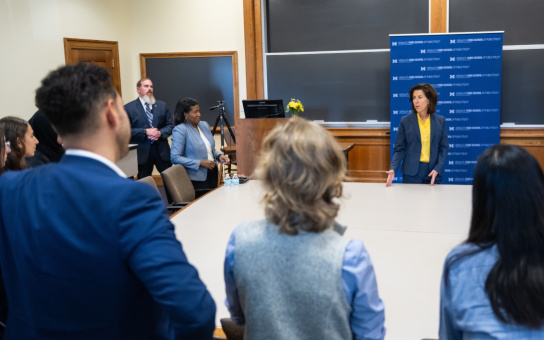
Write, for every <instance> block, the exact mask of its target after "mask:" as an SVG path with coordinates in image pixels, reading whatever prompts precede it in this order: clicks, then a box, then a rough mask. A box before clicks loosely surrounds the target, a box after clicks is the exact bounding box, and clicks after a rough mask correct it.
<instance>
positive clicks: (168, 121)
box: [125, 78, 174, 179]
mask: <svg viewBox="0 0 544 340" xmlns="http://www.w3.org/2000/svg"><path fill="white" fill-rule="evenodd" d="M136 91H137V92H138V98H136V99H135V100H133V101H131V102H130V103H128V104H127V105H125V110H126V111H127V114H128V118H129V120H130V126H131V138H130V142H131V143H133V144H138V179H140V178H144V177H146V176H151V173H152V172H153V165H155V166H156V167H157V170H158V171H159V172H163V171H164V170H166V169H168V168H169V167H171V166H172V163H171V162H170V145H169V144H168V137H170V135H171V134H172V129H173V128H174V125H173V124H172V115H171V114H170V110H168V106H166V103H165V102H163V101H160V100H156V99H155V97H154V96H153V82H152V81H151V79H149V78H142V79H140V80H138V83H136Z"/></svg>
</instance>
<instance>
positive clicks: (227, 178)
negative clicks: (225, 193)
mask: <svg viewBox="0 0 544 340" xmlns="http://www.w3.org/2000/svg"><path fill="white" fill-rule="evenodd" d="M223 183H224V185H225V186H226V187H230V186H231V184H232V180H231V179H230V176H229V174H226V175H225V177H223Z"/></svg>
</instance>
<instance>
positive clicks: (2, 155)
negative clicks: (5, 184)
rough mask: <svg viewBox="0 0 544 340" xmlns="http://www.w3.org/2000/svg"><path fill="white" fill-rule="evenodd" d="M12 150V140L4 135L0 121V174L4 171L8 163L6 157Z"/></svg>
mask: <svg viewBox="0 0 544 340" xmlns="http://www.w3.org/2000/svg"><path fill="white" fill-rule="evenodd" d="M10 152H11V142H9V141H7V140H6V137H4V129H3V128H2V125H1V123H0V175H1V174H2V173H3V172H4V166H5V164H6V159H7V158H8V154H9V153H10Z"/></svg>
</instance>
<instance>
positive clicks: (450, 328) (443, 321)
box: [439, 244, 544, 340]
mask: <svg viewBox="0 0 544 340" xmlns="http://www.w3.org/2000/svg"><path fill="white" fill-rule="evenodd" d="M474 249H476V245H474V244H463V245H460V246H458V247H456V248H455V249H454V250H452V251H451V253H450V254H449V255H448V257H447V258H446V262H447V261H448V259H450V258H451V257H452V256H455V255H457V254H460V253H464V252H466V251H470V250H474ZM498 257H499V254H498V252H497V247H496V246H493V247H491V248H489V249H486V250H483V251H481V252H479V253H476V254H473V255H469V256H466V257H464V258H462V259H460V260H458V261H457V262H454V264H453V265H452V266H451V267H450V273H449V277H448V287H446V286H445V276H444V274H443V275H442V286H441V290H440V331H439V332H440V340H456V339H460V340H461V339H462V340H469V339H470V340H484V339H485V340H487V339H497V340H499V339H509V340H510V339H515V340H537V339H539V340H542V339H544V328H543V329H540V330H530V329H527V328H526V327H523V326H518V325H510V324H505V323H503V322H501V321H500V320H499V319H498V318H497V317H496V316H495V314H493V309H492V308H491V304H490V302H489V299H488V297H487V294H486V292H485V281H486V280H487V276H488V275H489V272H490V270H491V268H492V267H493V265H494V264H495V262H496V261H497V259H498Z"/></svg>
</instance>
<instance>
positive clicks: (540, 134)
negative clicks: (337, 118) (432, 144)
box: [327, 128, 544, 183]
mask: <svg viewBox="0 0 544 340" xmlns="http://www.w3.org/2000/svg"><path fill="white" fill-rule="evenodd" d="M327 130H328V131H330V133H331V134H332V135H333V136H334V137H336V139H337V140H338V141H339V142H346V143H348V142H349V143H354V144H355V146H354V148H353V150H351V151H350V153H349V164H348V170H349V172H348V173H349V176H350V177H351V180H352V181H357V182H376V183H382V182H383V183H385V180H386V178H387V176H386V175H385V171H387V170H389V165H390V157H391V156H390V152H391V151H390V136H389V128H380V129H368V128H329V129H327ZM500 138H501V139H500V142H501V144H514V145H519V146H521V147H523V148H525V149H526V150H527V151H529V152H530V153H531V154H532V155H533V156H535V158H536V159H537V161H538V163H539V164H540V166H541V167H542V168H543V169H544V129H543V128H526V129H524V128H502V129H501V137H500Z"/></svg>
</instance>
